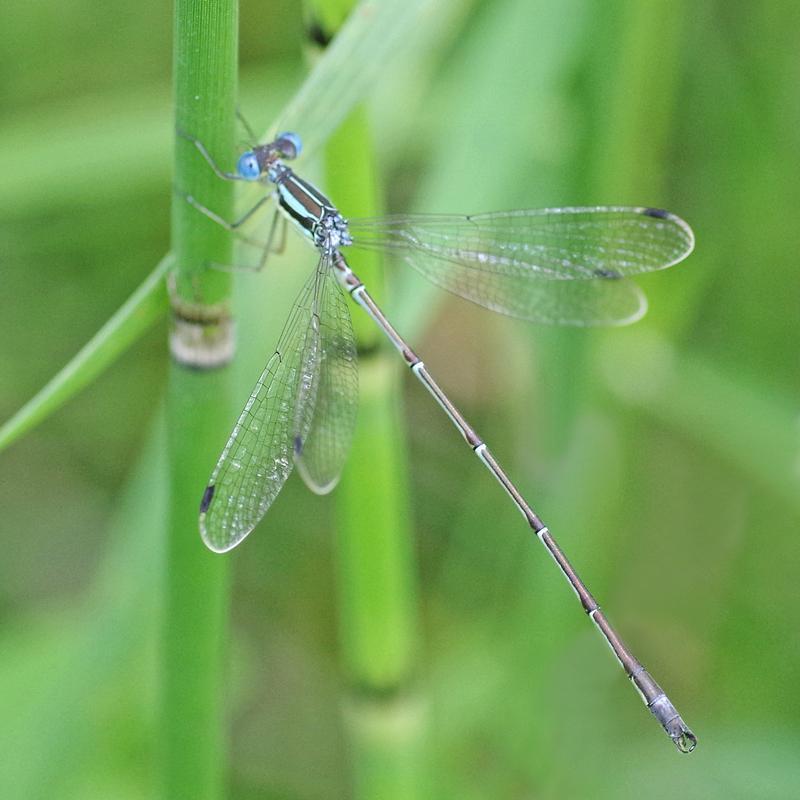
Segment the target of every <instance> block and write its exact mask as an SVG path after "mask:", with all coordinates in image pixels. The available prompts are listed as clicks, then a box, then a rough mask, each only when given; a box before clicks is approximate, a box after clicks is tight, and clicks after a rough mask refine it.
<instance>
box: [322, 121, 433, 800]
mask: <svg viewBox="0 0 800 800" xmlns="http://www.w3.org/2000/svg"><path fill="white" fill-rule="evenodd" d="M372 152H373V147H372V141H371V137H370V133H369V125H368V122H367V116H366V112H365V111H364V110H363V108H361V109H357V110H356V111H355V112H353V113H352V114H351V115H350V117H349V118H348V119H347V120H346V121H345V123H344V124H343V125H342V126H341V127H340V128H339V130H338V131H337V132H336V134H335V135H334V136H333V137H332V138H331V141H330V143H329V146H328V148H327V155H328V165H327V171H326V182H325V188H326V190H327V191H328V192H329V193H330V196H331V197H334V198H336V203H337V204H338V205H339V207H341V208H342V209H344V210H346V213H348V214H352V215H353V216H370V215H374V214H376V213H378V210H379V202H378V190H377V179H376V170H375V164H374V160H373V158H372V156H371V154H372ZM352 266H353V269H354V270H355V271H356V273H357V274H358V275H359V277H360V278H361V279H362V280H363V281H364V283H365V284H366V285H367V286H368V287H369V288H370V291H373V292H377V293H378V295H380V289H381V284H382V281H381V270H380V264H379V260H378V259H377V258H376V257H363V256H362V255H359V258H358V263H354V264H353V265H352ZM354 327H355V330H356V335H357V339H358V343H359V348H360V364H359V375H360V384H361V386H360V408H359V419H358V426H357V429H356V435H355V439H354V442H353V448H352V451H351V453H350V457H349V460H348V465H347V467H346V469H345V472H344V475H343V477H342V481H341V484H340V486H339V488H338V490H337V506H336V509H337V540H336V541H337V547H336V556H337V573H338V582H337V587H338V594H339V623H340V641H341V647H342V660H343V664H344V669H345V672H346V676H347V680H348V686H349V689H348V697H347V701H346V703H345V711H346V713H345V722H346V727H347V731H348V738H349V745H350V752H351V757H352V765H353V780H354V784H355V792H354V796H355V797H357V798H361V799H362V800H372V799H373V798H375V799H377V798H381V800H384V799H386V800H391V798H398V800H400V798H402V799H403V800H414V798H417V797H420V796H421V794H422V792H423V784H424V779H423V777H424V766H423V762H424V752H425V747H424V746H423V742H424V738H425V737H424V731H425V714H424V703H423V702H422V701H421V698H420V697H418V696H417V695H416V693H415V691H414V687H413V686H412V685H411V681H412V679H413V677H414V671H415V662H416V655H417V631H418V622H417V608H416V605H417V598H416V580H415V574H414V558H413V545H412V538H411V536H412V531H411V525H410V514H409V511H408V497H407V481H406V465H405V460H406V459H405V450H404V447H403V439H402V422H401V416H400V408H399V404H398V402H397V401H396V400H395V399H394V398H397V397H398V396H399V380H398V377H399V376H398V370H397V362H396V356H395V354H394V353H393V352H392V351H391V350H389V349H388V348H386V347H384V346H383V342H382V336H381V334H380V332H379V331H378V330H377V329H376V327H375V326H374V324H373V323H372V322H371V320H369V319H368V317H367V316H366V315H365V314H363V313H361V312H360V310H358V309H355V310H354Z"/></svg>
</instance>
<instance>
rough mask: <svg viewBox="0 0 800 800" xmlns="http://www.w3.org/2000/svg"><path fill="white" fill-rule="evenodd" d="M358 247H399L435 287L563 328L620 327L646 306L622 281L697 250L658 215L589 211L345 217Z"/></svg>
mask: <svg viewBox="0 0 800 800" xmlns="http://www.w3.org/2000/svg"><path fill="white" fill-rule="evenodd" d="M350 230H351V233H352V234H353V238H354V241H355V245H356V246H359V247H365V248H380V249H383V250H389V251H390V252H391V251H396V252H397V253H398V255H400V256H401V257H402V258H403V259H404V260H405V261H406V262H407V263H408V264H410V265H411V266H412V267H413V268H414V269H416V270H417V271H418V272H420V273H421V274H422V275H424V276H425V277H426V278H428V279H429V280H430V281H432V282H433V283H435V284H437V285H438V286H441V287H442V288H444V289H447V290H449V291H451V292H453V293H455V294H457V295H460V296H461V297H464V298H466V299H468V300H471V301H473V302H475V303H477V304H479V305H482V306H485V307H486V308H490V309H492V310H493V311H499V312H501V313H505V314H509V315H511V316H515V317H521V318H523V319H529V320H534V321H537V322H549V323H559V324H566V325H600V324H624V323H627V322H633V321H634V320H636V319H638V318H639V317H640V316H641V315H642V314H643V313H644V311H645V309H646V302H645V299H644V295H643V294H642V293H641V291H640V290H639V289H638V287H637V286H636V285H635V284H633V283H631V282H630V281H627V280H625V278H627V277H629V276H631V275H637V274H639V273H642V272H650V271H653V270H657V269H663V268H665V267H669V266H671V265H672V264H675V263H677V262H678V261H681V260H682V259H683V258H685V257H686V256H687V255H688V254H689V253H690V252H691V251H692V248H693V247H694V235H693V233H692V230H691V228H690V227H689V226H688V225H687V224H686V223H685V222H684V221H683V220H682V219H680V218H679V217H676V216H675V215H673V214H670V213H669V212H666V211H661V210H660V209H652V208H623V207H594V208H556V209H538V210H523V211H509V212H500V213H493V214H476V215H472V216H444V215H442V216H439V215H404V216H395V217H385V218H383V219H375V220H351V221H350Z"/></svg>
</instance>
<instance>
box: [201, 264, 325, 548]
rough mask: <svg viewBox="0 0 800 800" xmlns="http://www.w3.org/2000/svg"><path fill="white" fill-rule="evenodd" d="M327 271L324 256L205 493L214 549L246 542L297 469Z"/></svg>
mask: <svg viewBox="0 0 800 800" xmlns="http://www.w3.org/2000/svg"><path fill="white" fill-rule="evenodd" d="M328 269H329V267H328V264H327V261H326V260H325V259H324V258H323V259H321V260H320V263H319V265H318V267H317V270H316V271H315V272H314V273H313V274H312V275H311V277H310V278H309V280H308V281H307V282H306V284H305V286H304V287H303V289H302V291H301V292H300V294H299V295H298V297H297V300H296V301H295V304H294V306H293V307H292V311H291V313H290V315H289V318H288V319H287V321H286V325H285V327H284V330H283V333H282V334H281V337H280V341H279V342H278V346H277V348H276V349H275V353H274V354H273V356H272V358H270V360H269V362H268V363H267V366H266V368H265V369H264V372H263V373H262V374H261V377H260V378H259V379H258V382H257V383H256V385H255V388H254V389H253V391H252V393H251V395H250V399H249V400H248V401H247V404H246V405H245V407H244V410H243V411H242V413H241V415H240V416H239V420H238V421H237V423H236V425H235V427H234V429H233V432H232V433H231V435H230V438H229V439H228V443H227V444H226V445H225V448H224V449H223V451H222V455H221V456H220V457H219V461H217V465H216V467H215V468H214V472H213V473H212V474H211V479H210V480H209V482H208V486H207V487H206V490H205V492H204V494H203V499H202V502H201V504H200V533H201V535H202V537H203V541H204V542H205V543H206V545H207V546H208V547H209V548H210V549H212V550H215V551H216V552H219V553H222V552H225V551H226V550H230V549H231V548H232V547H234V546H235V545H237V544H238V543H239V542H241V540H242V539H244V537H245V536H247V534H248V533H250V531H251V530H252V529H253V528H254V527H255V526H256V525H257V524H258V522H259V521H260V520H261V518H262V517H263V516H264V514H266V512H267V509H268V508H269V507H270V505H271V504H272V502H273V500H274V499H275V498H276V497H277V495H278V492H279V491H280V490H281V487H282V486H283V484H284V483H285V482H286V479H287V478H288V477H289V473H290V472H291V471H292V467H293V466H294V461H293V458H292V452H293V446H294V442H295V441H296V440H297V439H298V438H300V439H301V440H302V439H304V438H305V437H306V436H307V434H308V430H309V429H310V427H311V421H312V419H313V415H314V403H315V401H316V394H317V389H318V386H319V382H318V377H317V376H318V374H319V370H318V362H319V356H320V333H319V330H320V326H319V324H318V313H319V296H320V289H321V287H322V285H323V284H324V277H325V274H326V272H327V271H328Z"/></svg>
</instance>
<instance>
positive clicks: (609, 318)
mask: <svg viewBox="0 0 800 800" xmlns="http://www.w3.org/2000/svg"><path fill="white" fill-rule="evenodd" d="M187 138H188V137H187ZM191 141H192V142H193V143H194V145H195V146H196V147H197V149H198V150H199V152H200V153H201V154H202V155H203V157H204V158H205V159H206V160H207V161H208V162H209V164H210V165H211V167H212V168H213V169H214V171H215V172H216V173H217V175H218V176H219V177H220V178H224V179H226V180H237V181H250V182H260V183H262V184H263V185H265V186H266V187H267V192H266V193H265V194H264V195H263V197H262V198H261V199H260V200H259V201H258V203H256V204H255V206H253V207H252V208H251V209H250V210H249V211H248V212H247V213H246V214H245V215H244V216H243V217H242V218H241V219H239V220H238V221H236V222H228V221H226V220H224V219H222V218H221V217H220V216H218V215H217V214H215V213H214V212H213V211H211V210H210V209H208V208H206V207H205V206H203V205H201V204H200V203H199V202H198V201H197V200H195V199H194V198H192V197H187V198H186V199H187V200H188V202H190V203H191V204H192V205H193V206H194V207H195V208H197V209H198V210H199V211H201V212H202V213H204V214H206V215H207V216H208V217H210V218H211V219H212V220H214V221H215V222H218V223H219V224H221V225H224V226H225V227H226V228H228V229H229V230H232V231H235V232H237V233H238V232H239V231H240V226H241V225H242V223H244V222H245V221H246V220H248V219H250V218H252V216H253V214H255V213H256V212H257V211H258V210H260V209H261V208H263V207H265V206H267V205H268V203H269V202H273V203H274V205H275V209H274V211H273V217H272V222H271V225H270V226H269V234H268V240H267V242H266V243H265V244H264V249H263V255H262V259H261V261H262V264H263V262H264V261H266V258H267V256H268V254H269V252H270V250H271V249H272V245H273V240H274V237H275V231H276V229H277V227H278V224H279V222H280V221H281V218H284V219H288V220H289V221H291V222H292V223H294V225H295V226H296V227H297V228H298V229H299V231H300V233H301V234H302V235H303V237H305V238H306V239H307V240H308V241H310V242H311V243H312V244H313V246H314V248H315V249H316V252H317V266H316V269H315V270H314V271H313V272H312V274H311V276H310V277H309V279H308V280H307V281H306V283H305V285H304V287H303V289H302V291H301V292H300V295H299V296H298V298H297V300H296V301H295V303H294V306H293V307H292V310H291V312H290V313H289V317H288V320H287V322H286V325H285V327H284V329H283V333H282V334H281V337H280V340H279V342H278V345H277V347H276V349H275V352H274V354H273V355H272V357H271V358H270V360H269V362H268V363H267V366H266V368H265V369H264V371H263V373H262V374H261V377H260V378H259V379H258V381H257V383H256V385H255V388H254V389H253V392H252V394H251V395H250V399H249V400H248V401H247V403H246V405H245V407H244V410H243V411H242V413H241V415H240V417H239V419H238V421H237V423H236V425H235V427H234V429H233V432H232V433H231V435H230V438H229V439H228V442H227V444H226V445H225V448H224V449H223V451H222V454H221V455H220V457H219V460H218V462H217V465H216V467H215V468H214V471H213V473H212V475H211V479H210V480H209V483H208V486H207V487H206V489H205V492H204V494H203V498H202V502H201V504H200V531H201V534H202V537H203V541H204V542H205V543H206V545H208V547H209V548H211V549H212V550H214V551H216V552H219V553H222V552H225V551H227V550H230V549H231V548H232V547H235V546H236V545H237V544H238V543H239V542H241V541H242V539H244V537H245V536H247V534H248V533H250V531H251V530H252V529H253V528H254V527H255V526H256V525H257V524H258V522H259V521H260V520H261V519H262V517H263V516H264V515H265V514H266V512H267V510H268V509H269V507H270V506H271V504H272V502H273V501H274V500H275V498H276V496H277V495H278V492H279V491H280V490H281V487H282V486H283V484H284V483H285V481H286V479H287V478H288V476H289V474H290V473H291V471H292V469H293V468H294V467H297V470H298V472H299V473H300V474H301V476H302V477H303V479H304V481H305V482H306V484H307V485H308V486H309V487H310V488H311V489H312V490H314V491H315V492H318V493H326V492H328V491H330V490H331V489H332V488H333V487H334V486H335V484H336V482H337V480H338V478H339V474H340V472H341V470H342V467H343V464H344V461H345V458H346V455H347V451H348V448H349V444H350V441H351V437H352V434H353V429H354V426H355V421H356V406H357V395H358V375H357V366H356V346H355V341H354V336H353V329H352V324H351V320H350V312H349V310H348V305H347V303H346V299H345V294H349V295H350V297H352V299H353V300H354V301H355V303H356V304H358V305H359V306H361V308H363V309H364V311H366V313H367V314H368V315H369V316H370V317H371V318H372V320H373V321H374V322H375V323H376V324H377V325H378V327H379V328H380V329H381V331H382V332H383V333H384V334H385V335H386V337H387V338H388V339H389V341H390V342H391V344H392V345H393V346H394V347H395V348H396V349H397V350H398V351H399V353H400V355H401V356H402V358H403V360H404V361H405V363H406V365H407V366H408V367H409V368H410V369H411V371H412V372H413V374H414V375H415V377H416V378H417V379H418V380H419V381H420V382H421V383H422V385H423V386H424V387H425V388H426V389H427V390H428V392H430V394H431V395H432V396H433V398H434V399H435V400H436V402H437V403H438V404H439V405H440V406H441V408H442V409H443V410H444V412H445V413H446V414H447V416H448V417H449V418H450V421H451V422H452V423H453V424H454V425H455V426H456V428H457V429H458V430H459V431H460V433H461V435H462V436H463V437H464V439H465V441H466V443H467V445H468V446H469V447H470V448H471V450H472V451H473V452H474V453H475V455H476V456H477V457H478V458H479V459H480V461H481V462H482V463H483V465H484V466H485V467H486V468H487V469H488V470H489V472H490V473H491V474H492V475H493V476H494V478H495V479H496V480H497V481H498V482H499V483H500V485H501V486H502V487H503V488H504V489H505V491H506V492H507V493H508V495H509V497H510V498H511V500H512V502H513V503H514V504H515V506H516V507H517V509H518V510H519V511H520V512H521V513H522V515H523V517H524V518H525V520H526V522H527V524H528V525H529V526H530V527H531V528H532V529H533V531H534V533H535V534H536V536H537V538H538V539H539V541H541V543H542V544H543V545H544V547H545V548H546V550H547V551H548V553H550V555H551V556H552V557H553V559H554V560H555V562H556V564H557V565H558V567H559V568H560V569H561V571H562V573H563V574H564V576H565V577H566V579H567V580H568V581H569V583H570V585H571V586H572V588H573V589H574V591H575V593H576V594H577V596H578V599H579V600H580V603H581V605H582V606H583V609H584V611H585V612H586V613H587V614H588V615H589V617H590V618H591V620H592V621H593V622H594V624H595V625H596V627H597V629H598V630H599V631H600V633H601V634H602V635H603V637H604V639H605V640H606V642H607V643H608V644H609V645H610V647H611V649H612V650H613V651H614V654H615V655H616V657H617V659H618V660H619V662H620V664H621V665H622V668H623V669H624V670H625V673H626V674H627V675H628V677H629V678H630V679H631V681H632V682H633V684H634V686H636V688H637V690H638V691H639V693H640V694H641V696H642V698H643V700H644V702H645V704H646V705H647V707H648V708H649V709H650V711H651V712H652V713H653V715H654V716H655V717H656V719H657V720H658V721H659V723H660V724H661V725H662V726H663V728H664V730H665V731H666V732H667V734H668V735H669V736H670V738H671V739H672V740H673V741H674V742H675V744H676V745H677V747H678V748H679V749H680V750H681V751H682V752H691V751H692V750H693V749H694V747H695V744H696V741H697V740H696V738H695V736H694V734H693V733H692V731H691V730H690V729H689V728H688V726H687V725H686V724H685V723H684V722H683V720H682V719H681V717H680V715H679V714H678V712H677V711H676V709H675V707H674V706H673V705H672V703H671V702H670V700H669V698H668V697H667V696H666V694H664V692H663V691H662V689H661V688H660V687H659V685H658V684H657V683H656V682H655V681H654V680H653V678H652V677H651V676H650V674H649V673H648V672H647V670H645V668H644V667H643V666H642V665H641V663H640V662H639V661H638V660H637V659H636V658H635V657H634V656H633V654H632V653H631V652H630V650H628V648H627V647H626V646H625V644H624V643H623V642H622V640H621V639H620V637H619V636H618V635H617V633H616V631H615V630H614V629H613V628H612V627H611V625H610V623H609V622H608V620H607V619H606V617H605V615H604V614H603V612H602V611H601V610H600V607H599V606H598V604H597V602H596V601H595V599H594V597H593V596H592V595H591V593H590V592H589V590H588V589H587V588H586V586H585V584H584V583H583V581H581V579H580V578H579V577H578V575H577V573H576V572H575V570H574V569H573V567H572V565H571V564H570V562H569V561H568V560H567V557H566V556H565V555H564V552H563V551H562V550H561V548H560V547H559V546H558V544H557V543H556V541H555V539H554V538H553V535H552V534H551V533H550V531H549V530H548V528H547V526H546V525H545V524H544V523H543V522H542V520H541V519H540V518H539V516H538V515H537V514H536V512H535V511H534V510H533V508H532V507H531V505H530V504H529V503H528V501H527V500H526V499H525V498H524V497H523V496H522V494H521V493H520V491H519V489H518V488H517V487H516V485H515V484H514V483H513V482H512V480H511V478H509V476H508V475H507V474H506V472H505V470H504V469H503V468H502V467H501V466H500V464H499V462H498V461H497V459H496V458H495V456H494V455H493V454H492V452H491V451H490V450H489V448H488V447H487V445H486V443H485V442H484V441H483V440H482V439H481V438H480V436H478V434H477V433H476V432H475V430H474V429H473V428H472V426H471V425H470V424H469V423H468V422H467V420H466V419H465V418H464V417H463V415H462V414H461V412H460V411H459V410H458V409H457V408H456V407H455V405H454V404H453V403H452V402H451V401H450V399H449V398H448V397H447V395H446V394H445V393H444V391H443V390H442V389H441V388H440V386H439V385H438V383H436V381H435V380H434V379H433V377H432V376H431V374H430V373H429V372H428V370H427V368H426V367H425V364H424V362H423V361H422V359H421V358H420V357H419V356H418V355H417V354H416V353H415V352H414V350H413V349H412V348H411V346H410V345H409V344H408V343H407V342H406V341H405V340H404V339H403V338H402V336H401V335H400V334H399V333H398V332H397V331H396V330H395V328H394V327H393V326H392V324H391V323H390V322H389V320H388V319H387V318H386V316H385V315H384V314H383V312H382V311H381V309H380V308H379V306H378V304H377V303H376V302H375V300H374V299H373V298H372V296H371V295H370V294H369V292H368V291H367V288H366V287H365V286H364V284H363V283H362V282H361V281H360V280H359V278H358V277H357V276H356V274H355V273H354V272H353V270H352V269H351V267H350V264H349V262H348V258H349V255H348V256H345V251H347V252H348V254H349V252H350V251H352V250H357V249H359V248H363V249H365V250H373V249H381V250H383V251H386V252H388V253H390V254H392V255H395V256H397V257H398V258H399V259H401V260H403V261H405V262H406V263H407V264H408V265H409V266H411V267H412V268H414V269H415V270H416V271H418V272H420V273H421V274H422V275H424V276H425V277H426V278H428V279H429V280H430V281H432V282H433V283H434V284H436V285H438V286H440V287H442V288H444V289H447V290H449V291H451V292H453V293H454V294H457V295H460V296H461V297H464V298H466V299H467V300H471V301H473V302H474V303H477V304H478V305H481V306H484V307H486V308H489V309H491V310H493V311H498V312H500V313H503V314H507V315H510V316H513V317H518V318H522V319H526V320H531V321H535V322H547V323H558V324H566V325H604V324H607V325H615V324H625V323H628V322H633V321H634V320H636V319H638V318H639V317H640V316H641V315H642V314H643V313H644V310H645V300H644V296H643V294H642V293H641V291H640V290H639V289H638V287H637V286H636V285H635V284H634V283H632V282H631V281H630V280H629V278H630V277H631V276H633V275H637V274H639V273H644V272H651V271H653V270H658V269H664V268H665V267H669V266H671V265H673V264H676V263H677V262H679V261H681V260H682V259H684V258H685V257H686V256H687V255H689V253H690V252H691V251H692V248H693V246H694V236H693V234H692V230H691V228H690V227H689V226H688V225H687V224H686V223H685V222H684V221H683V220H681V219H680V218H679V217H677V216H675V215H674V214H671V213H669V212H667V211H662V210H660V209H655V208H628V207H618V206H609V207H601V206H597V207H590V208H552V209H541V210H522V211H508V212H500V213H490V214H476V215H471V216H452V215H417V214H406V215H398V216H389V217H382V218H376V219H363V220H355V219H352V220H348V219H345V217H343V216H342V214H341V213H340V212H339V211H338V209H337V208H336V206H334V205H333V204H332V203H331V201H330V200H328V199H327V198H326V197H325V196H324V195H323V194H322V193H321V192H320V191H319V190H318V189H317V188H316V187H314V186H313V185H312V184H310V183H308V182H307V181H305V180H303V179H302V178H300V177H299V176H298V175H296V174H295V173H294V172H293V170H292V169H291V168H290V167H289V166H287V164H286V163H285V162H287V161H290V160H292V159H294V158H296V157H297V156H298V155H299V153H300V149H301V141H300V138H299V137H298V136H297V135H296V134H294V133H284V134H281V135H279V136H278V137H277V138H276V139H275V140H274V141H271V142H269V143H268V144H264V145H259V146H257V147H254V148H253V149H252V150H250V151H248V152H246V153H244V154H243V155H242V156H241V157H240V158H239V161H238V163H237V166H236V172H233V173H231V172H224V171H223V170H221V169H220V168H219V167H218V166H217V164H216V163H215V162H214V160H213V159H212V158H211V156H210V154H209V153H208V152H207V150H206V149H205V147H204V146H203V145H202V143H201V142H199V141H197V140H194V139H192V140H191Z"/></svg>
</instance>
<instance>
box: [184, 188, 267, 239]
mask: <svg viewBox="0 0 800 800" xmlns="http://www.w3.org/2000/svg"><path fill="white" fill-rule="evenodd" d="M273 194H274V192H271V193H270V194H265V195H264V196H263V197H262V198H261V199H260V200H259V201H258V202H257V203H256V204H255V205H254V206H253V207H252V208H251V209H249V210H248V211H246V212H245V213H244V214H243V215H242V216H241V217H239V219H237V220H234V221H233V222H228V220H226V219H225V218H224V217H221V216H220V215H219V214H217V213H216V211H212V210H211V209H210V208H208V207H207V206H204V205H203V204H202V203H199V202H198V201H197V200H195V199H194V197H192V196H191V195H190V194H186V195H184V196H183V199H184V200H185V201H186V202H187V203H188V204H189V205H190V206H192V207H193V208H196V209H197V210H198V211H199V212H200V213H201V214H205V215H206V216H207V217H208V218H209V219H211V220H213V221H214V222H216V223H217V225H221V226H222V227H223V228H225V230H228V231H230V232H231V233H238V231H237V229H238V228H239V227H241V226H242V225H244V223H245V222H247V220H249V219H250V217H252V216H253V214H255V213H256V211H258V210H259V209H260V208H261V207H262V206H263V205H264V204H265V203H266V202H267V201H268V200H271V199H272V197H273ZM242 238H243V239H246V238H247V237H245V236H242Z"/></svg>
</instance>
